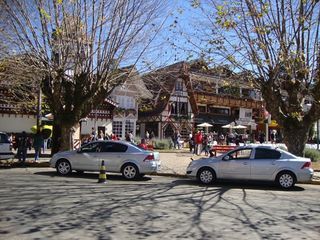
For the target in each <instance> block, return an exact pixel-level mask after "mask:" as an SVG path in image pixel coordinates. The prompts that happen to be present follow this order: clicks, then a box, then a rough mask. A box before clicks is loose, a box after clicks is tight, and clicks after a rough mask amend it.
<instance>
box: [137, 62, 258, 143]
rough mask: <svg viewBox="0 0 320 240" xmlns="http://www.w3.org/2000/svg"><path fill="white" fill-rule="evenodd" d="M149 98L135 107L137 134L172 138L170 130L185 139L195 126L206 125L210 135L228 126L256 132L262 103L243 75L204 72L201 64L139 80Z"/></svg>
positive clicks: (180, 66) (220, 70)
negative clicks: (243, 126)
mask: <svg viewBox="0 0 320 240" xmlns="http://www.w3.org/2000/svg"><path fill="white" fill-rule="evenodd" d="M143 79H144V81H145V83H146V86H147V87H148V89H149V90H150V91H151V92H152V93H153V99H152V100H148V101H144V102H143V104H142V105H141V107H140V108H139V121H138V122H139V125H140V134H141V136H144V134H145V132H146V131H148V132H149V133H150V132H153V133H154V135H155V137H158V138H168V137H171V136H172V134H173V132H174V131H175V130H178V131H180V133H181V135H182V136H183V137H184V138H187V137H188V134H189V133H190V132H193V131H194V130H195V129H196V128H197V125H198V124H200V123H203V122H208V123H210V124H212V125H213V127H212V128H209V131H216V132H221V131H226V130H225V129H223V128H222V126H223V125H226V124H229V123H231V122H236V123H237V124H241V125H245V126H247V129H249V130H250V131H251V130H255V129H256V122H257V121H259V120H260V118H261V116H262V100H261V96H260V93H259V91H257V90H256V89H254V88H253V87H252V86H251V85H250V82H249V81H248V80H247V79H246V78H244V75H243V74H241V75H240V74H234V73H232V71H229V70H227V69H225V68H213V69H209V68H208V66H207V65H206V64H205V63H204V62H201V61H195V62H192V63H187V62H180V63H177V64H173V65H171V66H168V67H165V68H162V69H160V70H158V71H156V72H154V73H151V74H148V75H146V76H144V77H143Z"/></svg>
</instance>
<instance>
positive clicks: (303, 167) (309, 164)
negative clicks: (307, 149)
mask: <svg viewBox="0 0 320 240" xmlns="http://www.w3.org/2000/svg"><path fill="white" fill-rule="evenodd" d="M310 167H311V162H305V163H304V164H303V166H302V167H301V169H305V168H310Z"/></svg>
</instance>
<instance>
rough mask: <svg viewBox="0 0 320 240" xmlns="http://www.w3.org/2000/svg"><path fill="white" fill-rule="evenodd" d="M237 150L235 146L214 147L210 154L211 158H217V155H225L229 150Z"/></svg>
mask: <svg viewBox="0 0 320 240" xmlns="http://www.w3.org/2000/svg"><path fill="white" fill-rule="evenodd" d="M235 148H237V146H229V145H214V146H212V148H211V149H210V154H211V155H213V156H217V153H225V152H228V151H230V150H233V149H235Z"/></svg>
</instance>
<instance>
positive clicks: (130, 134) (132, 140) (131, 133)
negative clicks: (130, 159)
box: [129, 131, 134, 143]
mask: <svg viewBox="0 0 320 240" xmlns="http://www.w3.org/2000/svg"><path fill="white" fill-rule="evenodd" d="M133 138H134V137H133V132H132V131H130V132H129V141H130V142H131V143H134V139H133Z"/></svg>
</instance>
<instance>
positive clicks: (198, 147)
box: [194, 130, 203, 155]
mask: <svg viewBox="0 0 320 240" xmlns="http://www.w3.org/2000/svg"><path fill="white" fill-rule="evenodd" d="M202 138H203V136H202V132H201V131H199V130H198V132H197V133H196V135H195V139H194V140H195V147H194V154H197V155H200V151H201V149H202Z"/></svg>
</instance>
